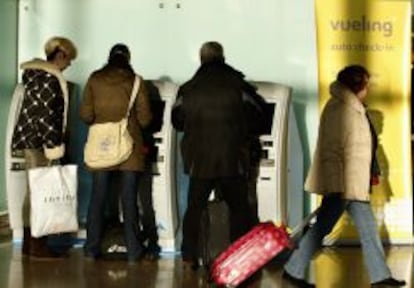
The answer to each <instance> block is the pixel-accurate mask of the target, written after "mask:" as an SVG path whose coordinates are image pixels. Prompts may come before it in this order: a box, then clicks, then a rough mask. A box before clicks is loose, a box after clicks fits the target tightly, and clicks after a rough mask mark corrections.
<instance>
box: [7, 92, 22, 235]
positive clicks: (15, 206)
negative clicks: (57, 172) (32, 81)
mask: <svg viewBox="0 0 414 288" xmlns="http://www.w3.org/2000/svg"><path fill="white" fill-rule="evenodd" d="M23 93H24V87H23V85H22V84H18V85H17V86H16V88H15V91H14V93H13V97H12V99H11V103H10V108H9V116H8V121H7V131H6V145H5V146H6V147H5V154H4V155H5V174H6V175H5V179H6V196H7V207H8V213H9V221H10V228H11V229H12V231H13V240H15V241H18V240H21V239H22V238H23V218H22V209H23V203H24V198H25V196H26V193H27V180H26V169H25V160H24V155H23V151H12V150H11V139H12V136H13V130H14V127H15V125H16V123H17V117H18V116H19V115H18V112H17V111H20V107H21V104H22V100H23Z"/></svg>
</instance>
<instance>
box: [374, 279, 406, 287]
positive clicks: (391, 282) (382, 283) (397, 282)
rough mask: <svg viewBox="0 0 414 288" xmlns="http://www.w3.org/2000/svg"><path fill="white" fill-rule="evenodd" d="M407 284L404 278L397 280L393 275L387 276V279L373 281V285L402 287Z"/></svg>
mask: <svg viewBox="0 0 414 288" xmlns="http://www.w3.org/2000/svg"><path fill="white" fill-rule="evenodd" d="M405 285H406V282H405V281H404V280H397V279H394V278H392V277H391V278H387V279H384V280H381V281H378V282H375V283H372V284H371V287H387V286H392V287H401V286H405Z"/></svg>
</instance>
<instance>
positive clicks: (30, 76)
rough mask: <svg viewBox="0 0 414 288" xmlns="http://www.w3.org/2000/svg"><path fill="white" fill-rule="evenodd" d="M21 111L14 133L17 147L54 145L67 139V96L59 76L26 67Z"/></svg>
mask: <svg viewBox="0 0 414 288" xmlns="http://www.w3.org/2000/svg"><path fill="white" fill-rule="evenodd" d="M23 85H24V88H25V93H24V98H23V103H22V107H21V112H20V115H19V118H18V120H17V124H16V127H15V130H14V133H13V138H12V148H13V149H18V150H20V149H28V148H29V149H41V148H43V147H44V146H46V147H48V148H52V147H54V146H59V145H60V144H61V143H62V142H63V139H62V138H63V133H62V125H63V117H62V116H63V113H64V98H63V92H62V89H61V86H60V84H59V80H58V79H57V77H56V76H54V75H52V74H50V73H48V72H46V71H44V70H42V69H26V70H25V71H24V73H23Z"/></svg>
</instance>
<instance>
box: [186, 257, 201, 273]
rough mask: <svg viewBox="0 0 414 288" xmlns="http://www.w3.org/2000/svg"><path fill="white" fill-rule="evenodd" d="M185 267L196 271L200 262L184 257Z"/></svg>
mask: <svg viewBox="0 0 414 288" xmlns="http://www.w3.org/2000/svg"><path fill="white" fill-rule="evenodd" d="M183 269H184V270H191V271H196V270H197V269H198V263H197V261H194V260H192V259H183Z"/></svg>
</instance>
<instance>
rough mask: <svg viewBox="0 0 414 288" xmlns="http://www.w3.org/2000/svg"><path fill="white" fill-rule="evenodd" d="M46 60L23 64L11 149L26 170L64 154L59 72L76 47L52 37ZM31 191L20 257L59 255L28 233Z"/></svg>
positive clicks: (64, 97) (64, 102)
mask: <svg viewBox="0 0 414 288" xmlns="http://www.w3.org/2000/svg"><path fill="white" fill-rule="evenodd" d="M44 50H45V54H46V60H42V59H33V60H31V61H28V62H25V63H23V64H22V65H21V66H20V67H21V68H22V69H23V70H24V72H23V77H22V80H23V86H24V96H23V100H22V107H21V109H20V114H19V116H18V120H17V124H16V126H15V129H14V132H13V137H12V150H23V151H24V157H25V160H26V168H27V169H29V168H35V167H43V166H47V165H49V163H50V162H51V161H54V160H59V159H61V158H62V157H63V156H64V154H65V142H64V139H65V138H66V137H65V127H64V123H65V122H66V114H67V107H68V87H67V82H66V80H65V79H64V77H63V74H62V71H63V70H65V69H66V68H67V67H69V66H70V64H71V62H72V60H73V59H75V58H76V54H77V51H76V47H75V45H74V44H73V43H72V41H70V40H69V39H67V38H64V37H53V38H51V39H49V40H48V41H47V42H46V44H45V47H44ZM29 199H30V189H28V193H27V195H26V198H25V202H24V206H23V225H24V232H23V249H22V250H23V254H25V255H28V256H32V257H40V258H44V257H56V256H59V255H57V254H56V253H54V252H53V251H51V250H50V249H49V248H48V246H47V243H46V242H47V237H46V236H45V237H40V238H33V237H32V236H31V232H30V203H29Z"/></svg>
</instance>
